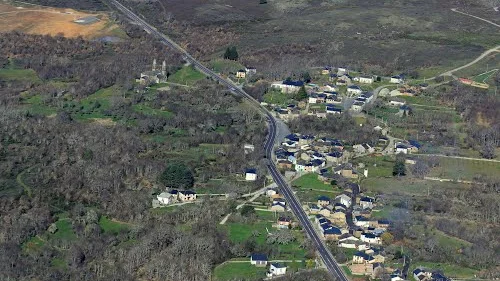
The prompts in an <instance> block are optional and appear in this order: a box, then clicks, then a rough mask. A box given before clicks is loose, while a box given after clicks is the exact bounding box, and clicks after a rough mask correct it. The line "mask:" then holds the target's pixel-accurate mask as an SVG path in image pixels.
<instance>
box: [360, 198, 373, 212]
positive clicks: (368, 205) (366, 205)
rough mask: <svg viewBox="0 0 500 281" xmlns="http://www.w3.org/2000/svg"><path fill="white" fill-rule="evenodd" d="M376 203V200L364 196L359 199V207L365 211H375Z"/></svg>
mask: <svg viewBox="0 0 500 281" xmlns="http://www.w3.org/2000/svg"><path fill="white" fill-rule="evenodd" d="M374 203H375V198H372V197H368V196H364V197H361V199H359V205H360V206H361V208H363V209H373V205H374Z"/></svg>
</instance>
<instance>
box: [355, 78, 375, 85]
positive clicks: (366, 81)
mask: <svg viewBox="0 0 500 281" xmlns="http://www.w3.org/2000/svg"><path fill="white" fill-rule="evenodd" d="M358 80H359V83H364V84H372V83H373V81H374V80H373V77H372V76H361V77H359V78H358Z"/></svg>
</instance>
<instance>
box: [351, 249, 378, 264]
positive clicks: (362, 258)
mask: <svg viewBox="0 0 500 281" xmlns="http://www.w3.org/2000/svg"><path fill="white" fill-rule="evenodd" d="M374 262H375V259H374V258H373V257H372V256H370V255H368V254H366V253H363V252H361V251H360V252H357V253H355V254H354V255H353V256H352V263H358V264H361V263H374Z"/></svg>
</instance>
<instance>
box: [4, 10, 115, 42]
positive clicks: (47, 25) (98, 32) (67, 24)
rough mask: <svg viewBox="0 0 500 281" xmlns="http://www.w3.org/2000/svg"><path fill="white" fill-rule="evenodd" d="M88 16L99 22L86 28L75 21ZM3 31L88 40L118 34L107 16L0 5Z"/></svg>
mask: <svg viewBox="0 0 500 281" xmlns="http://www.w3.org/2000/svg"><path fill="white" fill-rule="evenodd" d="M88 16H95V17H98V18H99V19H100V20H99V21H98V22H95V23H93V24H88V25H83V24H77V23H75V22H74V21H75V20H77V19H79V18H84V17H88ZM0 30H1V31H2V32H9V31H21V32H24V33H28V34H42V35H57V34H60V33H63V34H64V36H66V37H78V36H82V37H83V38H86V39H93V38H99V37H103V36H117V35H119V34H118V33H119V27H118V25H116V24H114V23H112V22H110V20H109V17H108V16H107V15H106V14H103V13H100V14H89V13H84V12H79V11H75V10H73V9H59V8H46V7H40V6H17V7H16V6H13V5H8V4H0Z"/></svg>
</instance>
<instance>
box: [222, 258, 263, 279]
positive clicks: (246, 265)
mask: <svg viewBox="0 0 500 281" xmlns="http://www.w3.org/2000/svg"><path fill="white" fill-rule="evenodd" d="M266 271H267V269H266V268H265V267H256V266H254V265H251V264H250V261H249V259H248V261H244V262H236V261H235V262H231V261H229V262H225V263H223V264H221V265H219V266H217V267H216V268H215V269H214V273H213V280H214V281H216V280H217V281H226V280H227V281H229V280H234V278H236V277H237V278H244V279H245V280H261V279H262V278H263V277H265V275H266Z"/></svg>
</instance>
